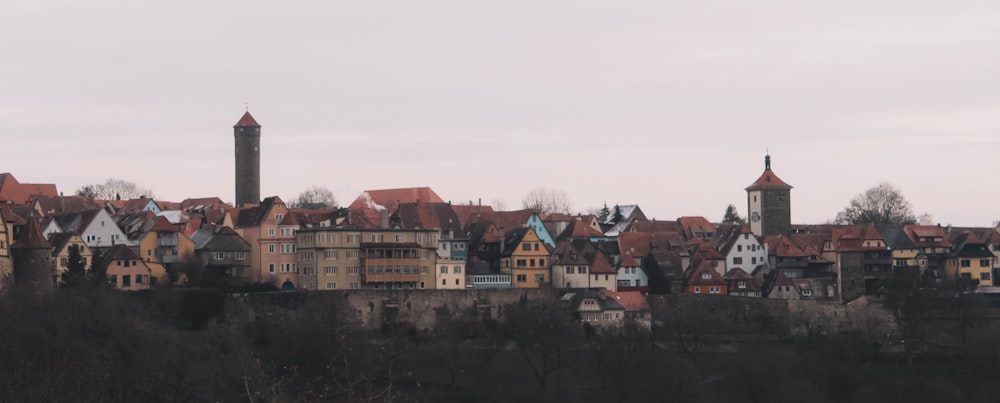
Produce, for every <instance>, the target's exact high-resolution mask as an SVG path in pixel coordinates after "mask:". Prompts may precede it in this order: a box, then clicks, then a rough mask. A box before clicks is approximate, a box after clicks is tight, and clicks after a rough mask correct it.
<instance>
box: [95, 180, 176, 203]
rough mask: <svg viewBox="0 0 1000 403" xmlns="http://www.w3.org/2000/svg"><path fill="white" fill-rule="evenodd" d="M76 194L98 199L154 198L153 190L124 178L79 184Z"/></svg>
mask: <svg viewBox="0 0 1000 403" xmlns="http://www.w3.org/2000/svg"><path fill="white" fill-rule="evenodd" d="M76 194H77V195H79V196H84V197H87V198H90V199H98V200H112V199H114V200H128V199H137V198H139V197H148V198H151V199H152V198H155V197H156V196H155V195H154V194H153V190H152V189H149V188H145V187H140V186H139V185H136V184H135V182H129V181H127V180H124V179H117V178H110V179H108V180H107V181H105V182H104V183H96V184H90V185H84V186H81V187H80V188H79V189H77V190H76Z"/></svg>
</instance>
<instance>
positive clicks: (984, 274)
mask: <svg viewBox="0 0 1000 403" xmlns="http://www.w3.org/2000/svg"><path fill="white" fill-rule="evenodd" d="M979 279H980V280H983V281H990V272H988V271H984V272H982V273H979Z"/></svg>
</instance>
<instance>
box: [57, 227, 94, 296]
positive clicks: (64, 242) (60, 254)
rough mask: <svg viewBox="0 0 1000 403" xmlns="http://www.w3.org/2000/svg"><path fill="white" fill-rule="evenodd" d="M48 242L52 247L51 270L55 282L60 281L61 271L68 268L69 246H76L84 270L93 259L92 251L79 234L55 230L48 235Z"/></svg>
mask: <svg viewBox="0 0 1000 403" xmlns="http://www.w3.org/2000/svg"><path fill="white" fill-rule="evenodd" d="M49 243H50V244H52V247H53V248H54V249H53V250H52V272H53V273H55V278H56V283H57V284H61V283H62V277H63V273H66V271H67V270H69V253H70V249H71V248H78V249H79V251H80V257H81V258H82V259H83V268H84V270H89V269H90V265H91V264H92V262H93V261H94V253H93V252H92V251H91V250H90V248H88V247H87V244H86V243H84V242H83V238H81V237H80V235H77V234H74V233H67V232H57V233H53V234H50V235H49Z"/></svg>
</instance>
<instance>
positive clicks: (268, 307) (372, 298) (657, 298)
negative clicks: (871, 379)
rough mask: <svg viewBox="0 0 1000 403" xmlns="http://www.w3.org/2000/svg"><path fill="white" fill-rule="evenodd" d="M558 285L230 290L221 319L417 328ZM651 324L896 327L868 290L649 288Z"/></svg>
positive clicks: (498, 310)
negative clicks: (311, 313)
mask: <svg viewBox="0 0 1000 403" xmlns="http://www.w3.org/2000/svg"><path fill="white" fill-rule="evenodd" d="M558 296H559V290H556V289H482V290H413V291H408V290H396V291H392V292H389V291H375V290H371V291H369V290H364V291H362V290H353V291H299V292H273V293H254V294H242V295H230V296H228V297H227V301H226V306H225V314H224V320H226V321H228V322H231V323H251V322H253V321H255V320H256V319H258V318H262V317H277V318H281V317H282V316H286V315H288V314H289V313H290V312H293V311H294V310H295V309H299V308H300V307H303V306H306V305H307V304H308V305H310V306H311V307H313V308H315V306H316V305H317V304H318V305H319V306H321V307H322V306H328V307H329V309H331V310H333V309H342V311H341V312H342V315H343V318H344V319H345V320H346V322H347V323H350V324H352V325H354V326H357V327H358V329H361V330H369V331H374V330H379V329H380V328H381V327H382V326H383V325H384V324H385V323H395V324H405V325H409V326H413V327H414V328H416V329H417V330H421V331H423V330H427V329H433V328H435V327H436V326H438V325H441V324H444V323H447V322H449V321H454V320H480V319H483V318H489V319H495V320H500V321H502V320H503V307H504V306H505V305H509V304H514V303H518V302H520V301H525V300H529V301H541V302H545V303H549V304H557V303H558V302H559V300H558ZM647 300H648V302H649V304H650V307H651V308H652V311H653V316H652V319H653V325H654V331H657V332H665V333H664V334H666V335H668V336H669V335H670V334H671V333H678V332H680V333H684V332H697V333H701V334H711V335H717V336H725V335H729V336H732V337H736V338H747V337H751V338H752V337H756V336H762V337H771V338H773V337H779V338H785V337H796V338H799V337H814V336H827V335H835V334H842V333H860V334H861V335H863V336H865V337H866V338H869V339H871V340H877V339H878V338H880V337H884V336H885V335H886V334H887V333H891V332H895V321H894V319H893V316H892V314H891V312H889V311H888V310H886V309H884V308H883V307H882V306H881V305H879V304H876V303H870V302H869V301H868V300H867V299H866V298H865V297H861V298H858V299H856V300H854V301H852V302H850V303H848V304H840V303H837V302H824V301H799V300H775V299H764V298H745V297H728V296H726V297H723V296H708V295H690V294H682V295H651V296H649V297H648V298H647Z"/></svg>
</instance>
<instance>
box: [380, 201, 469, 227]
mask: <svg viewBox="0 0 1000 403" xmlns="http://www.w3.org/2000/svg"><path fill="white" fill-rule="evenodd" d="M393 221H394V222H396V223H398V225H400V226H401V227H402V228H404V229H439V230H442V231H443V230H446V229H448V228H460V225H461V224H460V223H459V219H458V215H457V214H455V210H454V209H452V206H451V204H448V203H424V202H422V201H421V202H417V203H400V204H399V208H398V209H396V214H395V215H394V220H393Z"/></svg>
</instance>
